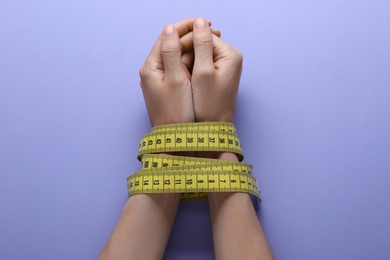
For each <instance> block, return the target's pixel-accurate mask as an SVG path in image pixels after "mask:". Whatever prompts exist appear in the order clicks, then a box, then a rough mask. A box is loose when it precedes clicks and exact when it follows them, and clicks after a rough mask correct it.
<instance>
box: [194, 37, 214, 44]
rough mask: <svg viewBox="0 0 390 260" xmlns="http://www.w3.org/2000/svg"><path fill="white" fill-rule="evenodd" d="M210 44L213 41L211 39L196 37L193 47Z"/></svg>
mask: <svg viewBox="0 0 390 260" xmlns="http://www.w3.org/2000/svg"><path fill="white" fill-rule="evenodd" d="M212 44H213V41H212V39H211V37H202V36H201V35H200V36H198V37H194V45H196V46H209V45H212Z"/></svg>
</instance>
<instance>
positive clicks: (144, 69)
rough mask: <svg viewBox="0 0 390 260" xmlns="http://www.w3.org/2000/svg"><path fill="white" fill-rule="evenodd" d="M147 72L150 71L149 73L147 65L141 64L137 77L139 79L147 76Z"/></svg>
mask: <svg viewBox="0 0 390 260" xmlns="http://www.w3.org/2000/svg"><path fill="white" fill-rule="evenodd" d="M149 74H150V73H149V69H148V67H147V66H146V65H145V64H143V65H142V66H141V68H140V69H139V77H140V78H141V79H145V78H147V77H148V76H149Z"/></svg>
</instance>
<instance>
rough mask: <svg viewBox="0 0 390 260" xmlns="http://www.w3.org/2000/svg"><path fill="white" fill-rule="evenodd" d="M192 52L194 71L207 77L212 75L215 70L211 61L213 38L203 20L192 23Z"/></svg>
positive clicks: (199, 19)
mask: <svg viewBox="0 0 390 260" xmlns="http://www.w3.org/2000/svg"><path fill="white" fill-rule="evenodd" d="M215 37H216V36H215ZM216 38H218V37H216ZM194 51H195V62H194V71H201V72H204V73H207V75H209V73H212V72H213V70H214V69H215V68H214V61H213V38H212V33H211V30H210V27H209V25H208V24H207V22H206V20H205V19H203V18H198V19H196V20H195V23H194Z"/></svg>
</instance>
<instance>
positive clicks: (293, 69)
mask: <svg viewBox="0 0 390 260" xmlns="http://www.w3.org/2000/svg"><path fill="white" fill-rule="evenodd" d="M389 11H390V2H389V1H380V0H366V1H359V0H354V1H352V0H328V1H320V0H311V1H308V0H306V1H305V0H296V1H254V0H253V1H226V0H225V1H222V0H221V1H205V0H202V1H185V0H184V1H183V0H182V1H178V0H175V1H173V0H171V1H157V0H155V1H124V0H117V1H103V0H95V1H92V0H84V1H78V0H77V1H76V0H67V1H65V0H57V1H52V0H39V1H27V0H26V1H22V0H13V1H11V0H2V1H1V2H0V205H1V206H0V259H96V257H97V256H98V254H99V253H100V251H101V249H102V248H103V246H104V244H105V243H106V241H107V239H108V237H109V235H110V233H111V231H112V229H113V228H114V225H115V223H116V221H117V219H118V216H119V214H120V212H121V209H122V207H123V205H124V203H125V201H126V198H127V191H126V177H127V176H128V175H130V174H131V173H132V172H134V171H136V170H137V169H139V164H138V163H137V161H136V158H135V156H136V152H137V146H138V141H139V138H140V137H141V136H142V134H144V133H146V132H147V131H148V130H149V121H148V117H147V112H146V110H145V107H144V103H143V102H144V101H143V97H142V93H141V90H140V88H139V78H138V69H139V67H140V65H141V64H142V63H143V60H144V59H145V57H146V56H147V54H148V52H149V50H150V47H151V46H152V44H153V42H154V40H155V39H156V37H157V36H158V34H159V32H160V30H161V29H162V28H163V25H164V24H166V23H174V22H176V21H179V20H181V19H184V18H187V17H198V16H203V17H207V18H209V19H210V20H212V21H213V25H214V27H215V28H219V29H220V30H221V31H222V37H223V38H224V39H225V40H226V41H227V42H229V43H231V44H232V45H233V46H235V47H237V48H238V49H240V50H241V51H242V52H243V54H244V56H245V61H244V72H243V75H242V80H241V86H240V92H239V97H238V107H237V116H236V117H237V122H236V123H237V127H238V130H239V133H240V136H241V140H242V143H243V147H244V149H245V152H246V162H250V163H253V164H254V169H255V171H254V174H255V176H256V177H257V179H258V180H259V183H260V185H261V189H262V197H263V202H262V204H261V209H260V211H259V216H260V219H261V222H262V224H263V227H264V230H265V232H266V234H267V237H268V239H269V243H270V245H271V247H272V249H273V252H274V254H275V256H276V259H287V260H289V259H297V260H298V259H299V260H301V259H390V248H389V237H390V224H389V219H390V203H389V197H390V190H389V184H390V102H389V100H390V15H389ZM213 258H214V255H213V244H212V239H211V231H210V219H209V211H208V205H207V203H206V202H195V203H191V204H183V205H182V206H181V207H180V210H179V213H178V216H177V219H176V224H175V226H174V230H173V233H172V236H171V239H170V242H169V246H168V249H167V252H166V259H213Z"/></svg>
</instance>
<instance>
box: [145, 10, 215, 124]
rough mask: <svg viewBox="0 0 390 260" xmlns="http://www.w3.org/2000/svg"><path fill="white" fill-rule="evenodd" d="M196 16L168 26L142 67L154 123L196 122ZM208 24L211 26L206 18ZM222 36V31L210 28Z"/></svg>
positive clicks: (150, 113)
mask: <svg viewBox="0 0 390 260" xmlns="http://www.w3.org/2000/svg"><path fill="white" fill-rule="evenodd" d="M194 20H195V19H193V18H189V19H186V20H183V21H181V22H178V23H176V24H175V25H167V26H166V27H165V28H164V30H163V32H162V33H161V35H160V37H159V38H158V39H157V41H156V43H155V44H154V46H153V48H152V50H151V52H150V54H149V56H148V57H147V58H146V60H145V63H144V64H143V65H142V67H141V69H140V77H141V87H142V91H143V94H144V99H145V103H146V107H147V110H148V113H149V118H150V121H151V124H152V126H156V125H160V124H173V123H187V122H194V121H195V114H194V105H193V101H192V89H191V81H190V79H191V74H190V72H191V70H192V65H193V59H194V53H193V51H192V46H193V43H192V38H193V33H192V30H193V24H194ZM206 23H207V26H209V25H210V22H209V21H206ZM209 31H210V33H213V34H215V35H217V36H220V32H219V31H218V30H212V31H211V30H210V27H209Z"/></svg>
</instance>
